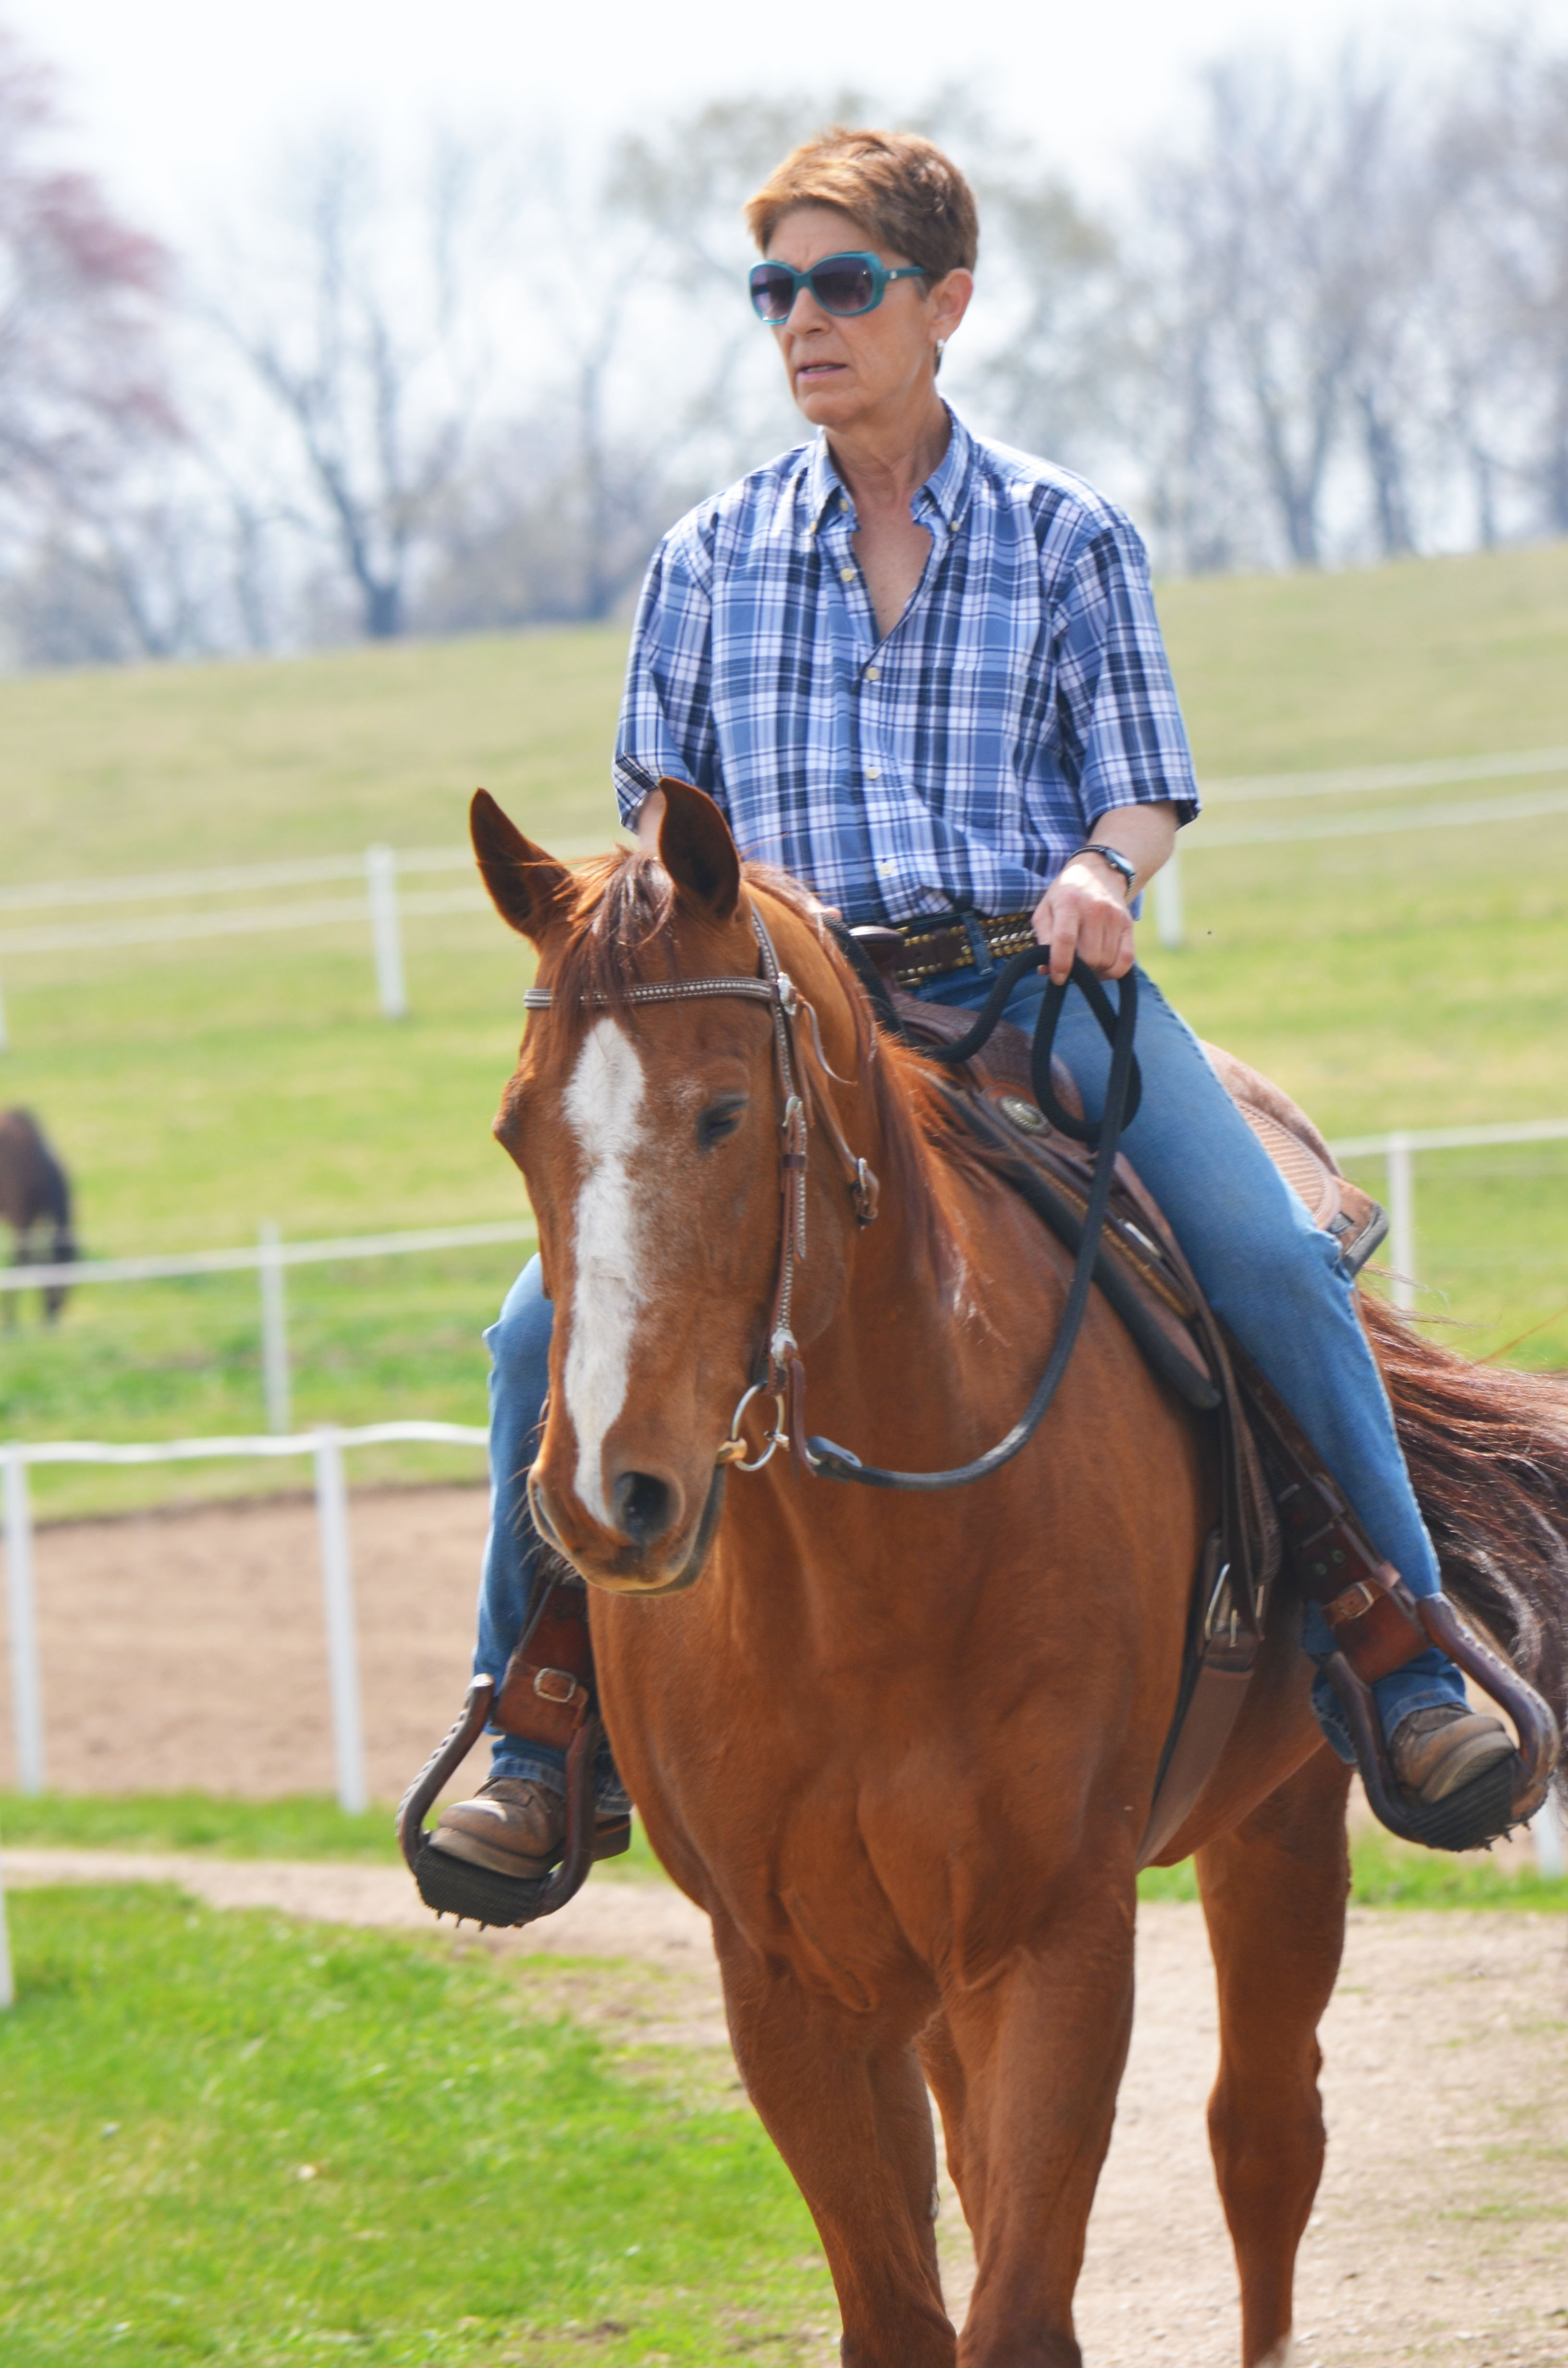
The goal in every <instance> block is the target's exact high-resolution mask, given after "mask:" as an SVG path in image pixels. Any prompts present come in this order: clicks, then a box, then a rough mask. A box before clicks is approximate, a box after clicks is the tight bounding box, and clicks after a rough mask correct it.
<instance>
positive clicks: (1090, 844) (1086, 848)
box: [1067, 838, 1138, 904]
mask: <svg viewBox="0 0 1568 2368" xmlns="http://www.w3.org/2000/svg"><path fill="white" fill-rule="evenodd" d="M1080 855H1097V856H1099V857H1100V859H1101V860H1102V861H1104V862H1106V863H1108V864H1109V866H1110V868H1111V870H1112V871H1114V872H1115V873H1116V876H1117V878H1118V879H1119V881H1120V882H1121V884H1122V886H1123V887H1124V888H1125V889H1126V891H1127V900H1128V903H1129V904H1131V901H1132V892H1133V890H1134V889H1135V888H1136V887H1137V885H1138V866H1137V865H1136V864H1135V863H1131V862H1129V860H1128V859H1127V857H1126V856H1125V855H1123V853H1122V851H1121V849H1120V848H1119V847H1108V846H1107V845H1106V843H1105V841H1104V840H1103V839H1100V838H1091V839H1085V843H1084V845H1083V846H1082V847H1080V848H1074V851H1073V853H1072V854H1071V855H1070V856H1069V857H1068V859H1067V860H1068V862H1069V863H1076V861H1077V860H1078V858H1079V856H1080Z"/></svg>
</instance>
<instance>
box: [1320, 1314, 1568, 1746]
mask: <svg viewBox="0 0 1568 2368" xmlns="http://www.w3.org/2000/svg"><path fill="white" fill-rule="evenodd" d="M1361 1317H1362V1321H1363V1323H1364V1324H1365V1326H1366V1327H1367V1331H1368V1333H1369V1336H1370V1338H1371V1342H1372V1346H1373V1349H1374V1350H1375V1351H1376V1354H1377V1359H1378V1362H1379V1364H1380V1365H1381V1368H1382V1374H1383V1380H1384V1382H1385V1383H1387V1385H1388V1392H1389V1396H1390V1398H1391V1399H1392V1402H1393V1414H1394V1422H1395V1425H1396V1427H1397V1429H1398V1431H1399V1440H1400V1445H1401V1446H1402V1447H1403V1450H1404V1457H1405V1462H1406V1463H1407V1464H1408V1465H1409V1467H1410V1476H1411V1479H1412V1480H1413V1482H1414V1483H1415V1495H1416V1499H1417V1501H1418V1503H1419V1504H1420V1507H1421V1510H1422V1513H1423V1515H1424V1516H1425V1518H1426V1526H1427V1528H1428V1529H1429V1530H1430V1531H1431V1533H1432V1543H1433V1544H1434V1545H1435V1546H1436V1547H1437V1559H1438V1561H1439V1563H1440V1564H1441V1565H1442V1571H1443V1585H1444V1587H1445V1588H1446V1589H1447V1590H1448V1592H1449V1594H1450V1595H1451V1596H1452V1597H1453V1598H1454V1600H1455V1601H1456V1602H1457V1603H1459V1604H1460V1606H1461V1607H1462V1608H1463V1609H1464V1610H1465V1611H1468V1612H1471V1614H1473V1616H1474V1617H1475V1618H1476V1619H1477V1620H1479V1621H1480V1622H1483V1625H1484V1626H1485V1627H1486V1628H1488V1629H1489V1630H1490V1631H1491V1633H1492V1634H1493V1635H1494V1637H1495V1638H1496V1640H1497V1642H1498V1643H1499V1644H1500V1645H1502V1646H1503V1647H1504V1649H1505V1650H1506V1653H1507V1654H1508V1656H1509V1657H1510V1659H1511V1660H1512V1661H1513V1663H1514V1665H1515V1667H1516V1668H1517V1669H1518V1670H1519V1671H1520V1673H1521V1675H1523V1676H1524V1677H1526V1678H1528V1679H1529V1681H1530V1683H1531V1685H1533V1686H1534V1687H1535V1689H1536V1691H1537V1692H1538V1693H1541V1694H1544V1695H1545V1697H1546V1699H1547V1701H1548V1702H1550V1703H1551V1708H1552V1710H1553V1712H1554V1713H1555V1714H1556V1717H1557V1722H1558V1725H1559V1728H1560V1730H1561V1731H1562V1733H1563V1734H1564V1735H1568V1382H1565V1381H1564V1379H1563V1378H1562V1376H1561V1375H1558V1374H1553V1373H1528V1372H1519V1371H1518V1370H1517V1368H1515V1367H1512V1366H1508V1365H1485V1364H1476V1363H1475V1362H1474V1361H1473V1360H1471V1358H1469V1357H1461V1356H1460V1355H1458V1354H1457V1353H1456V1352H1455V1351H1454V1350H1453V1349H1445V1348H1443V1347H1442V1346H1440V1344H1439V1343H1438V1342H1437V1341H1435V1340H1430V1339H1428V1338H1426V1336H1425V1334H1423V1333H1422V1332H1420V1331H1418V1330H1417V1329H1416V1328H1415V1326H1414V1325H1413V1324H1411V1323H1410V1322H1409V1321H1408V1320H1407V1319H1406V1318H1405V1317H1403V1315H1399V1314H1398V1313H1397V1311H1396V1310H1395V1309H1393V1308H1392V1307H1390V1306H1389V1304H1387V1302H1386V1301H1384V1300H1381V1299H1374V1298H1373V1297H1372V1296H1371V1294H1370V1293H1369V1292H1363V1293H1362V1294H1361Z"/></svg>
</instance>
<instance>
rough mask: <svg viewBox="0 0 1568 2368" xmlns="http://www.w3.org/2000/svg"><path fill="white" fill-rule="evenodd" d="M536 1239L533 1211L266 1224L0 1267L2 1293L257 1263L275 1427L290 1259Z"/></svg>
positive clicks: (282, 1414) (270, 1422) (282, 1404)
mask: <svg viewBox="0 0 1568 2368" xmlns="http://www.w3.org/2000/svg"><path fill="white" fill-rule="evenodd" d="M537 1239H538V1233H537V1229H536V1227H535V1225H534V1223H533V1220H532V1219H531V1218H507V1219H505V1220H503V1221H501V1222H499V1223H497V1224H481V1225H428V1226H426V1227H424V1228H423V1229H421V1230H418V1231H415V1232H413V1233H402V1234H349V1235H344V1236H342V1237H341V1238H340V1239H335V1240H324V1241H313V1242H286V1241H284V1240H283V1239H282V1238H281V1236H280V1235H279V1233H278V1227H277V1226H276V1225H275V1224H264V1225H263V1226H262V1228H261V1233H260V1238H259V1240H258V1241H257V1243H256V1247H255V1248H254V1249H233V1250H182V1251H176V1252H174V1253H172V1254H171V1255H169V1256H168V1257H157V1258H79V1259H77V1260H76V1261H75V1262H74V1264H72V1265H68V1266H13V1267H0V1298H3V1297H4V1294H5V1293H6V1292H23V1291H34V1290H42V1289H44V1288H45V1287H47V1286H48V1285H50V1284H51V1283H69V1284H70V1286H71V1287H72V1289H73V1290H74V1289H75V1288H76V1286H77V1285H78V1284H79V1283H85V1284H97V1283H121V1282H167V1281H177V1280H179V1279H181V1278H184V1277H187V1276H190V1275H202V1274H235V1273H244V1271H245V1270H246V1269H254V1270H255V1272H256V1277H257V1280H258V1282H259V1284H260V1302H261V1307H260V1322H261V1370H262V1391H263V1397H264V1401H265V1404H266V1407H267V1429H268V1430H269V1431H274V1432H282V1431H286V1430H287V1429H289V1425H290V1394H291V1393H290V1364H289V1314H288V1300H287V1289H286V1285H285V1282H284V1276H285V1273H286V1272H287V1270H288V1269H289V1268H290V1267H291V1266H330V1265H335V1264H336V1263H337V1262H338V1261H339V1260H344V1259H356V1258H408V1257H413V1256H415V1255H417V1254H418V1253H420V1252H421V1251H431V1250H455V1249H483V1248H486V1247H490V1246H492V1245H498V1244H500V1243H504V1242H517V1243H531V1242H533V1241H535V1240H537Z"/></svg>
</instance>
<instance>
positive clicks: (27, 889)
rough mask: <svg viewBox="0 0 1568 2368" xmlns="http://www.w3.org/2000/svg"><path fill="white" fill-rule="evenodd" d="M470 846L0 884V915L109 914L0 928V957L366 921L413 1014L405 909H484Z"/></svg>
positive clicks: (569, 854)
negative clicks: (348, 887)
mask: <svg viewBox="0 0 1568 2368" xmlns="http://www.w3.org/2000/svg"><path fill="white" fill-rule="evenodd" d="M604 843H605V842H604V841H602V840H598V839H595V840H593V841H588V842H585V841H580V840H568V841H566V842H564V843H562V844H559V845H558V846H557V847H556V848H555V849H554V850H553V851H554V852H555V853H557V854H559V855H560V856H562V858H563V859H564V860H567V861H574V860H576V859H577V858H579V857H581V856H584V855H589V854H597V853H598V852H600V851H601V849H602V847H603V845H604ZM473 868H474V863H473V854H472V849H471V848H466V847H413V848H392V847H385V846H380V845H378V846H375V847H368V848H366V849H365V851H364V853H363V854H362V855H324V856H309V857H304V858H301V860H299V861H297V862H288V863H252V864H240V865H230V866H228V867H226V868H224V869H222V870H217V871H167V872H160V873H153V874H149V875H145V876H143V877H142V878H139V879H138V878H132V879H125V880H75V881H71V880H62V881H52V882H51V881H40V882H25V883H23V884H22V885H20V886H13V887H0V915H6V914H11V913H48V914H51V915H52V914H57V913H65V912H71V911H74V910H80V909H86V908H92V909H94V910H96V911H97V912H99V913H100V914H103V915H105V917H104V918H101V919H98V920H95V921H89V922H79V921H66V922H61V921H57V920H54V919H50V920H48V921H46V922H43V923H40V925H38V926H37V927H33V928H0V962H13V961H15V960H17V959H19V958H23V957H27V956H30V955H36V954H51V953H97V952H99V951H102V950H103V949H105V948H107V947H116V946H160V945H177V944H181V943H184V942H187V941H190V940H194V939H202V938H233V937H250V936H255V935H257V934H262V935H265V934H267V933H269V932H272V931H275V930H286V929H308V928H343V927H344V925H345V924H346V923H347V924H356V923H357V924H359V925H361V926H364V925H368V927H369V938H370V951H371V959H372V963H373V967H374V973H375V980H376V996H377V999H378V1001H379V1003H380V1005H381V1011H382V1013H383V1015H384V1016H385V1017H386V1018H387V1019H406V1018H407V1017H408V1009H409V1004H408V985H407V977H406V973H405V970H404V965H403V919H404V917H405V916H425V915H430V914H441V913H482V912H488V910H489V901H488V899H487V898H486V896H485V894H484V892H483V889H482V888H481V887H480V886H479V884H478V882H476V881H474V880H473V879H472V872H473ZM443 871H462V872H467V873H469V874H470V875H471V876H470V880H469V882H468V883H467V884H465V885H464V886H462V887H460V888H415V889H412V890H411V889H408V888H406V887H404V886H403V884H402V882H403V881H404V880H406V879H408V878H409V877H411V876H414V875H416V874H419V873H426V874H428V873H432V872H435V873H438V872H443ZM350 880H351V881H355V882H358V883H359V885H360V892H361V893H360V894H358V895H355V896H313V897H306V898H303V899H301V900H298V901H291V902H290V903H287V904H276V905H225V906H222V907H221V908H220V909H219V910H217V911H215V912H199V911H198V912H165V913H158V914H154V915H151V916H148V917H147V918H146V919H135V918H127V917H125V916H123V915H122V914H118V913H114V912H112V911H111V909H110V908H113V907H116V906H123V905H147V904H157V905H182V904H187V903H189V902H190V901H191V900H192V899H210V898H212V897H222V896H232V895H235V894H247V893H250V894H255V893H257V892H259V891H261V890H263V889H267V888H309V887H321V886H324V885H326V884H327V883H329V882H334V881H350ZM8 1041H9V1040H8V1038H7V1035H6V1006H5V998H4V996H3V995H0V1052H4V1051H5V1050H6V1046H7V1043H8Z"/></svg>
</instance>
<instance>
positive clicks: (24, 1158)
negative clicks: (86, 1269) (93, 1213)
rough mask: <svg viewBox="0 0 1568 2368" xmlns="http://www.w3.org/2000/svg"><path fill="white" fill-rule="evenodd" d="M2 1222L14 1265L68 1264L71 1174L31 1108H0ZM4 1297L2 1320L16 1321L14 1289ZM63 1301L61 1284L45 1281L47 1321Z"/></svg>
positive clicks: (71, 1248) (72, 1254)
mask: <svg viewBox="0 0 1568 2368" xmlns="http://www.w3.org/2000/svg"><path fill="white" fill-rule="evenodd" d="M0 1224H6V1225H9V1226H10V1228H11V1230H12V1232H13V1233H14V1234H15V1235H16V1256H15V1258H14V1259H13V1261H12V1263H13V1264H14V1265H16V1266H66V1265H69V1264H70V1263H71V1262H72V1261H73V1260H74V1258H75V1256H76V1242H75V1236H74V1235H73V1233H72V1231H71V1179H70V1178H69V1177H68V1176H67V1175H66V1173H65V1170H64V1168H63V1167H62V1166H61V1164H60V1162H59V1160H58V1159H57V1158H56V1157H55V1156H54V1153H53V1152H52V1151H51V1149H50V1147H49V1144H48V1142H47V1141H46V1139H45V1136H44V1132H43V1129H42V1128H41V1127H40V1124H39V1122H38V1121H37V1119H36V1118H34V1116H33V1114H32V1112H31V1111H30V1110H0ZM44 1227H47V1228H48V1229H49V1230H48V1235H47V1238H45V1237H44V1236H43V1234H42V1229H43V1228H44ZM5 1299H6V1323H7V1324H14V1323H15V1322H16V1317H17V1293H16V1292H14V1291H8V1292H6V1294H5ZM64 1304H65V1285H64V1284H63V1283H62V1282H51V1283H49V1284H48V1285H46V1287H45V1290H44V1293H43V1312H44V1315H45V1317H46V1318H47V1320H48V1321H49V1322H50V1323H51V1324H52V1323H53V1322H54V1320H55V1318H56V1316H57V1315H59V1313H60V1311H61V1309H62V1307H63V1306H64Z"/></svg>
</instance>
